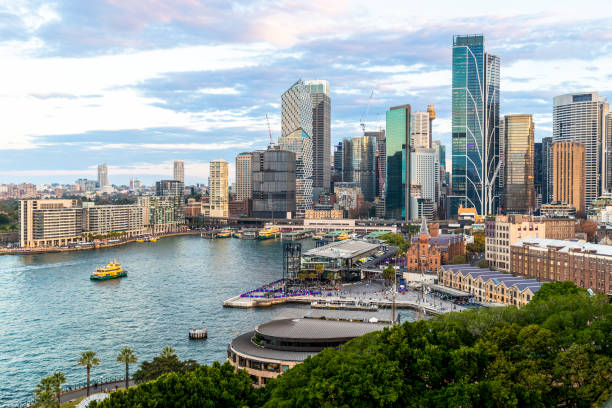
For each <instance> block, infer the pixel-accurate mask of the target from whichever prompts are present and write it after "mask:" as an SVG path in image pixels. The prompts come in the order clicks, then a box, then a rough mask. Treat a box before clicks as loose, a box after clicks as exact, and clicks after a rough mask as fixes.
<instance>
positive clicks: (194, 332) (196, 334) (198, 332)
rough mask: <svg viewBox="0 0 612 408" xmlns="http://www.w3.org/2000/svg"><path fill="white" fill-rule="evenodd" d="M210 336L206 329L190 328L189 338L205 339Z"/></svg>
mask: <svg viewBox="0 0 612 408" xmlns="http://www.w3.org/2000/svg"><path fill="white" fill-rule="evenodd" d="M207 337H208V333H207V332H206V329H191V330H189V338H190V339H192V340H205V339H206V338H207Z"/></svg>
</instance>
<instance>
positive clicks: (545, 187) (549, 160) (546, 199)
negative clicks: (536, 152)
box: [542, 137, 553, 204]
mask: <svg viewBox="0 0 612 408" xmlns="http://www.w3.org/2000/svg"><path fill="white" fill-rule="evenodd" d="M552 169H553V154H552V137H543V138H542V204H548V203H550V202H551V201H552V191H553V185H552V175H553V173H552Z"/></svg>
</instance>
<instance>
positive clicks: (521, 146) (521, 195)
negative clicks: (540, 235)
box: [504, 115, 535, 213]
mask: <svg viewBox="0 0 612 408" xmlns="http://www.w3.org/2000/svg"><path fill="white" fill-rule="evenodd" d="M533 137H534V124H533V117H532V115H506V116H505V118H504V146H505V148H506V153H505V162H506V165H505V166H504V169H505V177H504V191H505V194H504V201H505V204H504V207H505V208H504V209H505V211H506V212H508V213H529V212H530V211H533V210H534V209H535V189H534V180H533V167H534V165H533V164H534V157H533V156H534V152H533V149H534V144H533Z"/></svg>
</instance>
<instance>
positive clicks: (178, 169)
mask: <svg viewBox="0 0 612 408" xmlns="http://www.w3.org/2000/svg"><path fill="white" fill-rule="evenodd" d="M173 175H174V178H173V179H174V180H176V181H181V182H183V183H185V164H184V163H183V161H182V160H175V161H174V172H173Z"/></svg>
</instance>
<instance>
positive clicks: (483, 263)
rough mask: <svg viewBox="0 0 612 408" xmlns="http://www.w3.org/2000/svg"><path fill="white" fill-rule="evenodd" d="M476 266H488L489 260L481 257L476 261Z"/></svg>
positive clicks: (484, 267)
mask: <svg viewBox="0 0 612 408" xmlns="http://www.w3.org/2000/svg"><path fill="white" fill-rule="evenodd" d="M476 266H477V267H479V268H482V269H486V268H488V267H489V261H487V260H486V259H481V260H480V261H478V262H476Z"/></svg>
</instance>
